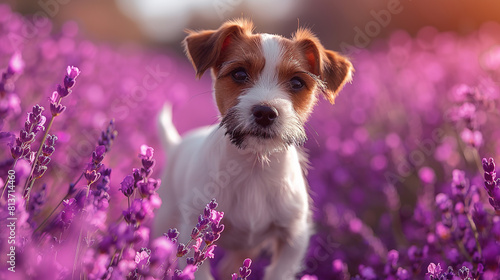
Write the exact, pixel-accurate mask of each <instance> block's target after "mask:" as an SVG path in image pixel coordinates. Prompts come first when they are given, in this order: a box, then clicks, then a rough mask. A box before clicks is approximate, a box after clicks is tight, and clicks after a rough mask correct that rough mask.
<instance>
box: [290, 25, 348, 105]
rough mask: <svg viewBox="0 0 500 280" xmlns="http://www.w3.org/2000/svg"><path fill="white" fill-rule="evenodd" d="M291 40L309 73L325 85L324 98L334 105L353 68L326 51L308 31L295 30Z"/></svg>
mask: <svg viewBox="0 0 500 280" xmlns="http://www.w3.org/2000/svg"><path fill="white" fill-rule="evenodd" d="M293 40H294V41H295V43H296V44H297V47H298V48H299V50H301V51H302V53H303V54H304V57H305V59H306V60H307V62H308V63H309V65H310V69H309V71H311V73H313V74H314V75H317V76H319V77H320V79H321V80H322V81H323V82H324V83H325V84H324V86H323V87H322V90H323V93H324V96H325V98H326V99H327V100H328V101H330V103H332V104H333V103H335V97H337V95H338V93H339V91H340V90H341V89H342V87H343V86H344V85H345V83H347V82H350V81H351V79H352V74H353V72H354V68H353V66H352V64H351V62H350V61H349V60H348V59H347V58H345V57H343V56H342V55H340V54H338V53H336V52H334V51H330V50H326V49H325V48H324V47H323V45H321V43H320V42H319V40H318V38H316V36H314V34H313V33H312V32H311V31H310V30H308V29H299V30H297V32H296V33H295V35H294V38H293Z"/></svg>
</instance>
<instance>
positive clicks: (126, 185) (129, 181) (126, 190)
mask: <svg viewBox="0 0 500 280" xmlns="http://www.w3.org/2000/svg"><path fill="white" fill-rule="evenodd" d="M120 185H121V187H120V191H121V192H122V193H123V195H125V196H126V197H130V196H131V195H132V194H133V193H134V178H133V177H132V176H130V175H127V177H125V178H124V179H123V181H122V182H121V183H120Z"/></svg>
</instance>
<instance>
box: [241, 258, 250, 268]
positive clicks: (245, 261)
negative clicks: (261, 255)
mask: <svg viewBox="0 0 500 280" xmlns="http://www.w3.org/2000/svg"><path fill="white" fill-rule="evenodd" d="M251 265H252V259H245V260H244V261H243V266H244V267H246V268H250V266H251Z"/></svg>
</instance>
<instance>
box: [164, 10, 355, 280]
mask: <svg viewBox="0 0 500 280" xmlns="http://www.w3.org/2000/svg"><path fill="white" fill-rule="evenodd" d="M184 47H185V51H186V54H187V56H188V58H189V60H190V61H191V63H192V64H193V66H194V69H195V70H196V76H197V77H198V78H199V77H201V76H202V75H203V73H205V71H207V70H209V69H210V70H211V72H212V77H213V87H214V92H213V94H214V98H215V102H216V104H217V108H218V109H219V112H220V120H221V121H220V124H217V125H213V126H209V127H205V128H201V129H197V130H195V131H193V132H191V133H189V134H187V135H186V136H185V137H183V138H182V139H181V137H180V136H179V134H178V132H177V130H176V129H175V127H174V125H173V124H172V119H171V110H170V109H169V108H168V107H165V109H164V110H163V112H162V114H161V115H160V121H159V124H160V129H161V133H162V137H163V140H164V141H163V144H164V146H165V149H166V151H167V154H168V161H169V164H168V167H167V169H166V172H165V177H164V178H163V180H162V182H163V187H161V188H160V195H161V197H162V199H163V201H164V203H163V209H161V210H160V212H159V213H158V215H157V217H156V220H155V231H156V233H159V234H161V233H163V232H166V231H167V229H168V228H170V227H177V228H178V229H179V231H180V232H181V236H183V237H184V239H183V238H182V237H181V238H180V240H179V241H180V242H184V243H186V242H187V241H188V238H189V234H190V232H191V229H192V227H193V226H194V224H195V223H196V221H197V217H198V215H199V214H200V213H203V209H204V207H205V205H206V203H207V202H209V201H210V200H211V199H212V198H216V200H217V202H218V203H219V207H218V210H220V211H223V212H224V213H225V215H224V218H223V220H222V223H223V224H224V225H225V230H224V232H222V235H221V238H220V240H219V241H218V242H217V244H218V246H220V247H222V248H224V250H225V255H224V258H223V260H221V262H220V263H219V266H218V270H219V274H220V275H221V277H225V278H229V277H230V275H231V273H232V272H235V271H237V270H238V266H240V265H241V263H242V262H243V260H244V259H245V258H254V257H257V256H258V255H259V253H260V252H261V251H262V250H264V249H266V250H268V252H270V253H271V254H272V258H271V263H270V265H269V266H268V267H267V268H266V271H265V278H264V279H266V280H279V279H294V278H295V274H296V273H298V272H300V271H301V262H302V260H303V258H304V255H305V253H306V249H307V247H308V243H309V238H310V236H311V234H312V222H311V210H310V197H309V194H308V184H307V181H306V172H307V162H308V161H307V155H306V153H305V152H304V150H303V148H302V146H303V144H304V142H305V141H306V139H307V136H306V133H305V129H304V123H305V122H306V120H307V119H308V117H309V115H310V114H311V112H312V109H313V107H314V105H315V104H316V102H317V97H318V95H319V94H320V93H321V94H322V95H323V96H324V97H325V98H326V99H327V100H328V101H330V102H331V103H332V104H333V103H334V100H335V97H336V96H337V94H338V92H339V91H340V90H341V89H342V87H343V86H344V84H345V83H346V82H349V81H350V80H351V75H352V73H353V67H352V64H351V63H350V62H349V61H348V60H347V59H346V58H345V57H342V56H341V55H339V54H338V53H336V52H333V51H330V50H326V49H325V48H324V47H323V46H322V45H321V43H320V42H319V40H318V38H316V36H314V35H313V34H312V33H311V31H309V30H308V29H302V28H300V29H298V30H297V32H296V33H295V34H294V36H293V37H292V38H291V39H287V38H284V37H281V36H278V35H271V34H255V33H253V24H252V22H251V21H249V20H244V19H239V20H234V21H228V22H226V23H224V24H223V25H222V26H221V27H220V28H219V29H217V30H205V31H200V32H195V31H189V34H188V36H187V37H186V38H185V40H184ZM225 278H224V279H225ZM196 279H214V278H213V277H212V275H211V273H210V266H209V265H208V264H204V265H201V266H200V267H199V270H198V272H197V277H196Z"/></svg>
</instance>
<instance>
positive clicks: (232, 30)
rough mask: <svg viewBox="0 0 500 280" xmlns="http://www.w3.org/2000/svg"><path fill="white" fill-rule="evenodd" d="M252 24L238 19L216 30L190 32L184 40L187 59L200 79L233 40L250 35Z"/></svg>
mask: <svg viewBox="0 0 500 280" xmlns="http://www.w3.org/2000/svg"><path fill="white" fill-rule="evenodd" d="M252 30H253V24H252V22H251V21H249V20H245V19H238V20H233V21H228V22H226V23H224V24H223V25H222V26H221V27H220V28H219V29H217V30H205V31H199V32H196V31H191V30H188V31H187V32H188V36H187V37H186V38H185V39H184V42H183V44H184V49H185V52H186V55H187V57H188V58H189V60H190V61H191V63H192V64H193V66H194V69H195V70H196V76H197V77H198V78H200V77H201V76H202V75H203V73H205V71H206V70H208V69H209V68H211V67H214V66H215V64H216V62H217V61H218V60H219V57H220V56H221V54H222V52H223V51H224V49H225V48H226V47H227V46H228V45H230V44H231V43H232V42H233V41H234V39H237V38H239V37H241V36H249V35H250V34H252Z"/></svg>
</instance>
